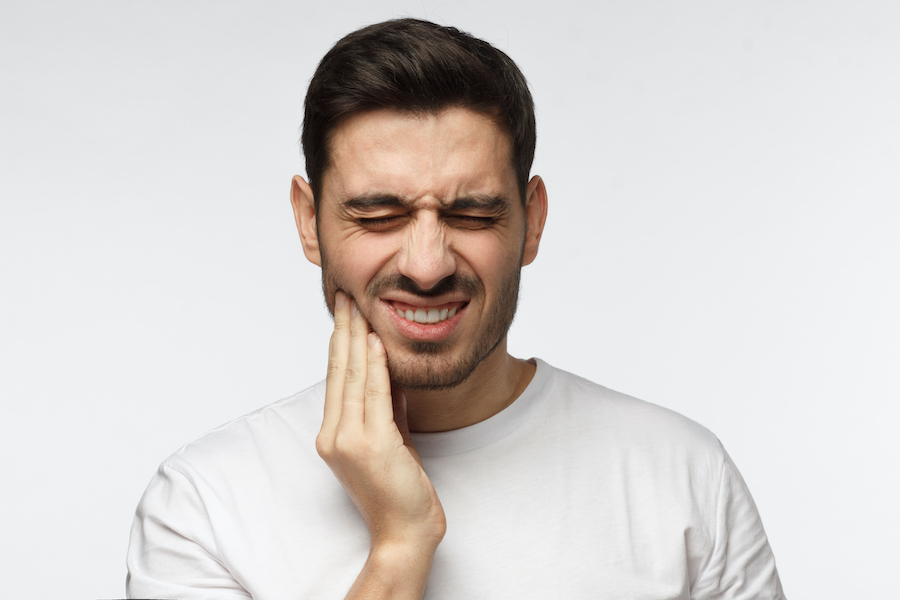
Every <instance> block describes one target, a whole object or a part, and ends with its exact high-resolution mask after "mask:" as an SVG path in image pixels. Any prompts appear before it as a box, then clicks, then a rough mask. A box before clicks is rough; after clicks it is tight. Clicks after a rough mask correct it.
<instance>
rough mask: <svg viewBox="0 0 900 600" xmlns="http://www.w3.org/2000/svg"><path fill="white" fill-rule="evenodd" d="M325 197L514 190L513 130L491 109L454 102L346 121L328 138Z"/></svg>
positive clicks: (438, 195)
mask: <svg viewBox="0 0 900 600" xmlns="http://www.w3.org/2000/svg"><path fill="white" fill-rule="evenodd" d="M329 146H330V148H329V150H330V152H329V155H330V160H329V166H328V168H327V169H326V171H325V174H324V178H323V186H322V193H323V196H325V197H329V196H332V195H335V196H337V197H338V198H339V199H340V198H347V197H353V196H361V195H371V194H376V193H382V194H384V193H390V194H393V195H396V196H398V197H400V198H406V199H410V200H413V199H415V198H419V197H423V196H432V197H434V198H437V199H450V200H452V199H453V198H454V197H458V196H459V195H461V194H473V193H477V194H490V195H505V194H510V190H511V189H514V188H515V187H516V177H515V171H514V169H513V163H512V143H511V140H510V136H509V135H508V134H507V133H506V132H505V131H504V130H503V129H501V128H500V127H499V126H498V125H497V123H496V122H495V120H494V119H493V117H492V116H491V115H488V114H485V113H480V112H476V111H474V110H471V109H467V108H460V107H453V108H448V109H445V110H442V111H440V112H437V113H414V112H408V111H397V110H389V109H380V110H372V111H366V112H361V113H356V114H354V115H351V116H350V117H347V118H345V119H344V120H342V121H341V122H340V123H339V124H338V125H337V126H336V127H335V128H334V130H333V133H332V135H331V139H330V142H329Z"/></svg>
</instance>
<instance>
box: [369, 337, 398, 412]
mask: <svg viewBox="0 0 900 600" xmlns="http://www.w3.org/2000/svg"><path fill="white" fill-rule="evenodd" d="M368 345H369V352H368V374H367V377H366V428H367V429H372V428H384V427H389V426H390V427H393V425H394V411H393V409H392V408H391V378H390V375H388V368H387V354H386V352H385V350H384V344H383V343H382V342H381V338H379V337H378V334H377V333H374V332H372V333H370V334H369V335H368Z"/></svg>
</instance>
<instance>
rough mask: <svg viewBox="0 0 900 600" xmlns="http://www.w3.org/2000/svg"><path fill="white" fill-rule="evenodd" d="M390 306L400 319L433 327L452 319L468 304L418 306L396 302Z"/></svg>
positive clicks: (453, 303)
mask: <svg viewBox="0 0 900 600" xmlns="http://www.w3.org/2000/svg"><path fill="white" fill-rule="evenodd" d="M389 304H390V307H391V309H392V310H393V311H394V312H396V313H397V316H399V317H400V318H402V319H404V320H406V321H409V322H412V323H418V324H420V325H431V324H435V323H442V322H444V321H446V320H448V319H452V318H453V317H454V316H455V315H456V313H457V312H458V311H459V310H460V309H462V308H465V306H466V304H468V302H447V303H445V304H440V305H438V306H416V305H414V304H407V303H405V302H399V301H396V300H394V301H391V302H390V303H389Z"/></svg>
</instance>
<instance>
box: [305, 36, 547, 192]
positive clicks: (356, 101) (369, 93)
mask: <svg viewBox="0 0 900 600" xmlns="http://www.w3.org/2000/svg"><path fill="white" fill-rule="evenodd" d="M451 106H461V107H465V108H470V109H472V110H475V111H478V112H481V113H484V114H487V115H490V116H491V117H492V118H493V119H494V120H495V122H496V123H497V125H498V126H499V127H500V128H501V129H502V130H504V131H506V132H507V133H508V134H509V136H510V139H511V141H512V157H511V160H512V165H513V169H514V170H515V173H516V179H517V182H518V184H519V192H520V194H521V196H522V201H523V202H524V200H525V188H526V186H527V184H528V176H529V173H530V171H531V163H532V161H533V160H534V148H535V141H536V127H535V120H534V101H533V100H532V98H531V92H529V90H528V84H527V83H526V81H525V77H524V76H523V75H522V72H521V71H520V70H519V68H518V67H517V66H516V64H515V63H514V62H513V61H512V59H510V58H509V57H508V56H507V55H506V54H504V53H503V52H501V51H500V50H497V49H496V48H494V47H493V46H491V45H490V44H488V43H487V42H485V41H482V40H479V39H477V38H475V37H473V36H471V35H469V34H468V33H465V32H463V31H460V30H458V29H456V28H455V27H443V26H440V25H436V24H435V23H431V22H428V21H420V20H417V19H398V20H394V21H386V22H384V23H378V24H376V25H370V26H368V27H365V28H363V29H360V30H358V31H355V32H353V33H351V34H349V35H347V36H346V37H344V38H343V39H341V40H340V41H339V42H338V43H337V44H335V45H334V47H333V48H332V49H331V50H329V51H328V53H327V54H326V55H325V57H324V58H323V59H322V62H320V63H319V66H318V68H317V69H316V72H315V74H314V75H313V78H312V80H311V81H310V84H309V90H308V91H307V93H306V103H305V106H304V108H305V110H304V116H303V133H302V135H301V143H302V147H303V154H304V156H305V157H306V174H307V176H308V177H309V183H310V185H311V187H312V190H313V195H314V197H315V199H316V202H318V199H319V195H320V194H321V191H322V177H323V175H324V174H325V170H326V169H327V168H328V162H329V155H328V150H329V147H328V144H329V140H330V135H331V132H332V131H333V130H334V128H335V127H336V126H337V124H338V122H339V121H340V120H341V119H343V118H345V117H348V116H350V115H352V114H354V113H358V112H360V111H364V110H371V109H378V108H390V109H396V110H401V111H411V112H415V113H433V112H438V111H440V110H442V109H444V108H448V107H451Z"/></svg>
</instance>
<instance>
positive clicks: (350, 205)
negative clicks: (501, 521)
mask: <svg viewBox="0 0 900 600" xmlns="http://www.w3.org/2000/svg"><path fill="white" fill-rule="evenodd" d="M330 150H331V165H330V167H329V168H328V170H327V171H326V174H325V177H324V179H323V186H322V198H320V199H319V202H318V209H317V207H316V202H315V201H314V199H313V197H312V192H311V189H310V187H309V185H308V184H307V182H305V181H304V180H303V179H302V178H301V177H295V178H294V181H293V186H292V190H291V200H292V203H293V206H294V215H295V219H296V221H297V227H298V230H299V232H300V238H301V241H302V243H303V250H304V253H305V254H306V256H307V258H308V259H309V260H310V261H312V262H313V263H315V264H317V265H319V266H321V267H322V269H323V277H322V279H323V288H324V291H325V297H326V301H327V303H328V306H329V308H330V310H331V311H332V313H333V315H334V320H335V329H334V333H333V335H332V338H331V344H330V346H329V359H328V376H327V392H326V401H325V414H324V418H323V423H322V429H321V431H320V433H319V436H318V439H317V449H318V451H319V454H320V455H321V456H322V458H323V459H324V460H325V462H326V463H327V464H328V465H329V467H331V469H332V471H333V472H334V473H335V476H336V477H337V478H338V479H339V480H340V482H341V484H342V485H343V486H344V489H345V490H346V491H347V494H348V495H349V496H350V498H351V499H352V500H353V502H354V504H355V505H356V507H357V508H358V509H359V511H360V514H361V515H362V516H363V518H364V519H365V522H366V524H367V526H368V528H369V533H370V537H371V545H370V554H369V560H368V561H367V563H366V566H365V568H364V569H363V571H362V572H361V573H360V576H359V578H358V579H357V582H356V584H355V585H354V588H353V589H352V590H351V593H350V595H349V596H348V597H353V598H366V597H372V598H387V597H391V598H421V596H422V594H423V593H424V589H425V584H426V582H427V579H428V573H429V571H430V569H431V561H432V558H433V556H434V552H435V550H436V548H437V546H438V544H439V543H440V540H441V539H442V538H443V535H444V532H445V530H446V526H447V525H446V520H445V518H444V513H443V509H442V508H441V506H440V500H439V499H438V496H437V493H436V492H435V490H434V488H433V486H432V485H431V482H430V480H429V479H428V476H427V474H426V473H425V471H424V470H423V469H422V466H421V461H420V460H419V457H418V453H417V452H416V451H415V448H414V447H413V445H412V442H411V440H410V437H409V431H410V430H412V431H443V430H448V429H456V428H459V427H465V426H468V425H471V424H473V423H477V422H479V421H482V420H484V419H487V418H489V417H491V416H493V415H494V414H496V413H497V412H499V411H501V410H503V409H504V408H505V407H506V406H508V405H509V404H510V403H512V402H513V401H514V400H515V399H516V398H517V397H518V396H519V394H521V393H522V391H523V390H524V389H525V387H526V386H527V385H528V382H529V381H530V380H531V377H532V376H533V374H534V366H533V365H531V364H529V363H526V362H524V361H521V360H518V359H515V358H513V357H511V356H509V354H508V353H507V351H506V332H507V329H508V327H509V324H510V323H511V321H512V318H513V315H514V313H515V304H516V297H517V292H518V281H519V270H520V268H521V266H522V265H525V264H529V263H530V262H531V261H533V260H534V258H535V256H536V255H537V250H538V244H539V242H540V236H541V232H542V230H543V226H544V220H545V218H546V212H547V194H546V190H545V188H544V184H543V182H542V181H541V179H540V178H539V177H534V178H533V179H532V180H531V181H530V182H529V184H528V186H527V192H526V198H525V203H524V205H523V202H522V199H521V197H520V195H519V191H518V186H517V184H516V180H515V175H514V172H513V169H512V165H511V163H510V141H509V137H508V136H507V135H506V134H505V133H504V132H503V131H501V130H500V129H499V128H498V127H497V126H496V125H495V124H494V122H493V121H492V120H491V119H490V117H489V116H486V115H483V114H481V113H477V112H474V111H471V110H468V109H464V108H449V109H446V110H444V111H442V112H440V113H436V114H426V115H414V114H410V113H403V112H399V111H393V110H377V111H369V112H364V113H360V114H356V115H353V116H351V117H348V118H347V119H345V120H344V121H343V122H341V123H340V124H339V125H338V126H337V127H336V129H335V131H334V133H333V137H332V140H331V146H330ZM397 308H400V309H401V310H405V309H410V310H414V309H422V310H425V311H427V310H429V309H434V308H437V309H452V308H455V309H456V314H455V316H453V317H449V318H447V319H446V320H445V321H443V322H438V323H427V324H418V323H411V322H410V321H408V320H406V319H403V318H402V317H400V316H398V315H397V311H396V309H397Z"/></svg>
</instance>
